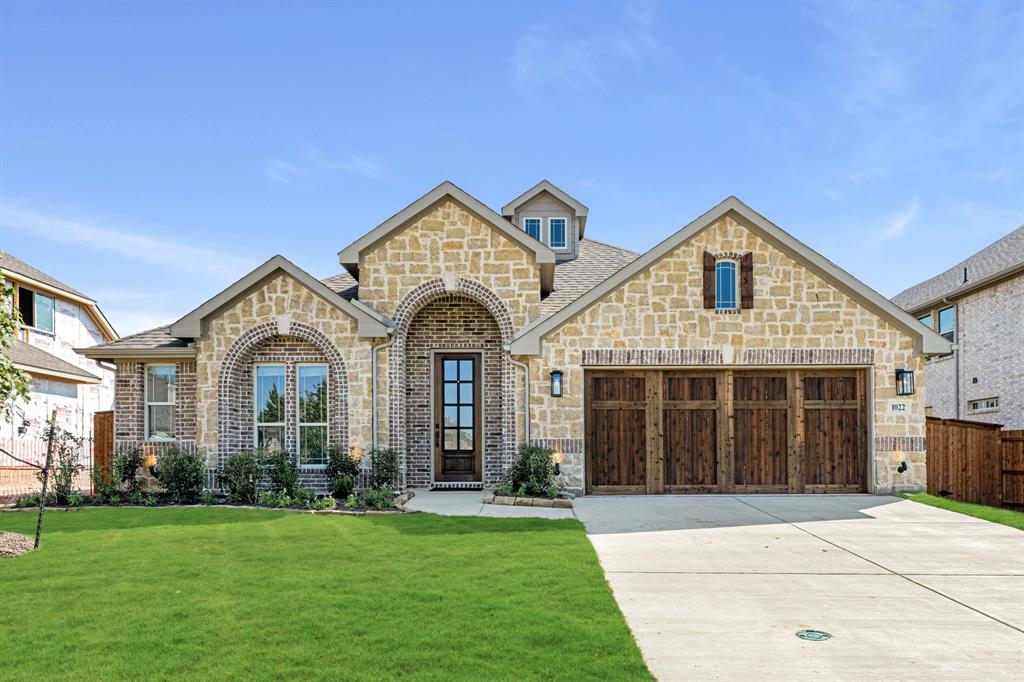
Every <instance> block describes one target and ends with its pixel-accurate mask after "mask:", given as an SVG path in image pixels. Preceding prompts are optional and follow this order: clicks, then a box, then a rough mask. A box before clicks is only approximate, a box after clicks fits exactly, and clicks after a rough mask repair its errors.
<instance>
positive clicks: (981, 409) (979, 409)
mask: <svg viewBox="0 0 1024 682" xmlns="http://www.w3.org/2000/svg"><path fill="white" fill-rule="evenodd" d="M989 400H994V401H995V403H996V404H995V406H994V407H971V405H972V404H974V403H986V402H988V401H989ZM998 411H999V396H997V395H994V396H991V397H989V398H975V399H974V400H968V401H967V412H968V414H983V413H985V412H998Z"/></svg>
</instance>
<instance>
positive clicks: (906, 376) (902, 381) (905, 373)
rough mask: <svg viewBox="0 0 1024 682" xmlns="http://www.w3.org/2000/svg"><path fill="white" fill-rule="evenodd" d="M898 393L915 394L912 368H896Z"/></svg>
mask: <svg viewBox="0 0 1024 682" xmlns="http://www.w3.org/2000/svg"><path fill="white" fill-rule="evenodd" d="M896 395H914V373H913V372H912V371H911V370H909V369H898V370H896Z"/></svg>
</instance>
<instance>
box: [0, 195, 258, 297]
mask: <svg viewBox="0 0 1024 682" xmlns="http://www.w3.org/2000/svg"><path fill="white" fill-rule="evenodd" d="M0 226H3V227H5V228H9V229H12V230H18V231H19V232H25V233H27V234H31V235H34V236H36V237H40V238H42V239H46V240H49V241H52V242H59V243H61V244H75V245H79V246H82V247H84V248H86V249H89V250H91V251H99V252H105V253H112V254H115V255H117V256H121V257H123V258H128V259H131V260H133V261H142V262H145V263H150V264H152V265H155V266H157V267H159V268H162V269H166V270H172V271H179V272H188V273H192V274H198V275H208V276H212V277H216V278H218V279H221V280H233V279H236V278H238V277H239V276H240V275H242V274H243V273H245V272H246V271H248V270H251V269H252V268H253V267H254V264H253V263H252V262H250V261H249V260H248V259H245V258H241V257H238V256H233V255H231V254H228V253H222V252H220V251H215V250H213V249H208V248H205V247H201V246H191V245H189V244H183V243H181V242H176V241H173V240H170V239H164V238H162V237H157V236H153V235H148V234H140V233H137V232H132V231H127V230H118V229H113V228H109V227H98V226H95V225H89V224H87V223H83V222H78V221H75V220H67V219H64V218H57V217H53V216H47V215H43V214H41V213H38V212H36V211H33V210H30V209H25V208H21V207H18V206H14V205H11V204H10V203H4V205H3V207H2V208H0Z"/></svg>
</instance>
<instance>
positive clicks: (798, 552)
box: [575, 495, 1024, 682]
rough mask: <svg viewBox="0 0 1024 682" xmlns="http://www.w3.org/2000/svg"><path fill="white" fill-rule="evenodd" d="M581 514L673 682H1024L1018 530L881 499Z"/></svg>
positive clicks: (725, 502)
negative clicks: (818, 634) (812, 632)
mask: <svg viewBox="0 0 1024 682" xmlns="http://www.w3.org/2000/svg"><path fill="white" fill-rule="evenodd" d="M575 512H576V516H577V517H578V518H579V519H580V520H581V521H583V522H584V523H585V524H586V527H587V531H588V534H589V537H590V539H591V542H592V543H593V545H594V547H595V548H596V549H597V553H598V556H599V558H600V560H601V564H602V566H603V567H604V570H605V573H606V575H607V578H608V581H609V583H610V584H611V587H612V590H613V592H614V594H615V598H616V600H617V601H618V603H619V606H620V607H621V608H622V611H623V613H624V614H625V616H626V620H627V621H628V622H629V625H630V627H631V628H632V630H633V633H634V635H635V636H636V639H637V641H638V642H639V644H640V648H641V650H642V651H643V653H644V657H645V659H646V660H647V663H648V665H649V666H650V669H651V671H652V672H653V673H654V674H655V675H656V676H657V677H658V678H659V679H661V680H683V679H686V680H742V681H744V682H748V681H753V680H758V681H760V680H858V681H860V680H929V681H931V680H957V681H958V682H959V681H961V680H987V681H994V680H1014V681H1015V682H1019V681H1020V680H1022V679H1024V533H1022V532H1020V531H1017V530H1014V529H1012V528H1008V527H1006V526H1000V525H996V524H993V523H988V522H986V521H980V520H978V519H973V518H971V517H968V516H963V515H961V514H956V513H953V512H947V511H943V510H941V509H935V508H933V507H927V506H924V505H921V504H917V503H915V502H910V501H907V500H901V499H898V498H893V497H876V496H868V495H848V496H847V495H838V496H820V495H816V496H762V495H755V496H687V497H682V496H679V497H676V496H658V497H584V498H579V499H577V500H576V509H575ZM800 629H816V630H825V631H827V632H829V633H831V634H832V635H833V637H832V639H830V640H827V641H823V642H807V641H803V640H801V639H798V638H797V637H796V636H795V632H796V631H797V630H800Z"/></svg>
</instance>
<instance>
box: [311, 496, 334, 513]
mask: <svg viewBox="0 0 1024 682" xmlns="http://www.w3.org/2000/svg"><path fill="white" fill-rule="evenodd" d="M337 506H338V501H337V500H335V499H334V497H333V496H332V495H324V496H323V497H321V498H320V499H318V500H317V501H316V502H314V503H313V509H315V510H317V511H323V510H325V509H334V508H335V507H337Z"/></svg>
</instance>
